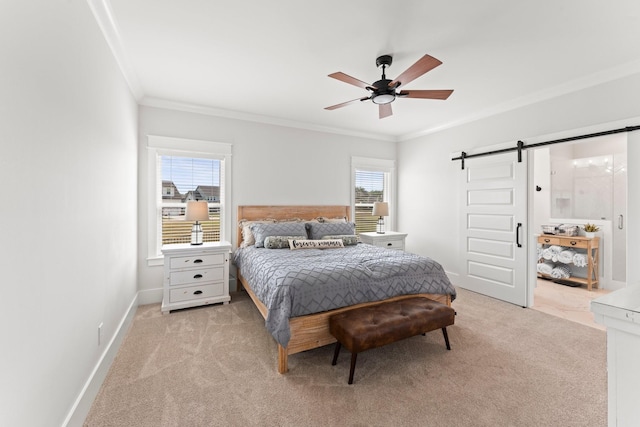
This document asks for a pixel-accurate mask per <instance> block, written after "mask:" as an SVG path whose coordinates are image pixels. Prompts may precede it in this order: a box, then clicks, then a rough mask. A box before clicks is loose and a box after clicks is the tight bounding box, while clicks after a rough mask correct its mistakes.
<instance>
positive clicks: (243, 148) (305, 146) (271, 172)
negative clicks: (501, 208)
mask: <svg viewBox="0 0 640 427" xmlns="http://www.w3.org/2000/svg"><path fill="white" fill-rule="evenodd" d="M139 115H140V121H139V167H140V171H139V180H140V184H139V196H140V197H139V204H138V207H139V209H140V211H141V212H143V211H144V209H146V206H147V203H148V191H149V182H148V179H147V177H148V171H147V148H146V146H147V135H159V136H169V137H176V138H186V139H196V140H205V141H215V142H225V143H231V144H233V148H232V200H231V203H232V206H233V207H232V213H233V218H232V224H233V225H234V226H233V227H232V236H231V241H232V243H233V245H234V246H235V245H236V242H235V238H236V234H235V232H236V228H235V224H237V218H236V211H237V206H238V205H288V204H298V205H311V204H317V205H334V204H335V205H349V204H350V203H351V157H352V156H360V157H373V158H380V159H391V160H395V158H396V143H395V142H385V141H379V140H372V139H364V138H358V137H352V136H343V135H336V134H330V133H323V132H316V131H310V130H302V129H294V128H289V127H282V126H275V125H269V124H262V123H254V122H247V121H242V120H235V119H228V118H221V117H213V116H208V115H204V114H195V113H191V112H184V111H176V110H169V109H165V108H156V107H148V106H141V107H140V113H139ZM147 233H148V224H147V218H146V216H145V215H140V223H139V241H140V244H141V248H140V253H139V259H138V261H139V266H140V290H141V301H140V302H141V303H143V304H144V303H151V302H156V301H160V299H161V288H162V267H161V266H148V265H147V259H146V257H147V254H148V248H147V247H146V245H147V243H146V242H147ZM232 291H233V289H232Z"/></svg>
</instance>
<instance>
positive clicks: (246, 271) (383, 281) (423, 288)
mask: <svg viewBox="0 0 640 427" xmlns="http://www.w3.org/2000/svg"><path fill="white" fill-rule="evenodd" d="M234 262H235V264H236V265H237V266H238V268H239V269H240V270H241V273H242V275H243V276H244V278H245V279H246V280H247V281H248V282H249V284H250V286H251V289H252V290H253V291H254V292H255V294H256V296H257V297H258V298H259V299H260V301H262V303H263V304H264V305H265V306H266V307H267V309H268V315H267V318H266V327H267V330H268V331H269V332H270V333H271V334H272V335H273V337H274V338H275V339H276V341H277V342H278V343H280V344H281V345H282V346H283V347H286V346H287V344H288V343H289V339H290V338H291V334H290V330H289V318H291V317H296V316H302V315H306V314H312V313H319V312H322V311H327V310H333V309H335V308H340V307H346V306H350V305H354V304H359V303H363V302H369V301H380V300H384V299H387V298H391V297H393V296H397V295H411V294H419V293H428V294H445V295H451V299H452V300H453V299H455V297H456V291H455V288H454V286H453V285H452V284H451V282H450V281H449V278H448V277H447V275H446V274H445V272H444V270H443V268H442V266H441V265H440V264H439V263H437V262H435V261H433V260H432V259H430V258H426V257H422V256H419V255H415V254H411V253H408V252H403V251H395V250H390V249H386V248H380V247H376V246H371V245H367V244H358V245H355V246H347V247H344V248H339V249H302V250H289V249H265V248H256V247H254V246H249V247H246V248H238V249H237V250H236V251H235V253H234Z"/></svg>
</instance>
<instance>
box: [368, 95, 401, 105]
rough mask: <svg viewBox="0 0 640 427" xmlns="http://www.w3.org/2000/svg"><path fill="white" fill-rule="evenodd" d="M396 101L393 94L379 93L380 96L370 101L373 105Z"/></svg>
mask: <svg viewBox="0 0 640 427" xmlns="http://www.w3.org/2000/svg"><path fill="white" fill-rule="evenodd" d="M395 99H396V95H395V94H393V93H381V94H380V95H376V96H374V97H373V98H371V100H372V101H373V103H374V104H389V103H390V102H393V101H394V100H395Z"/></svg>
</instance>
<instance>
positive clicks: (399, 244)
mask: <svg viewBox="0 0 640 427" xmlns="http://www.w3.org/2000/svg"><path fill="white" fill-rule="evenodd" d="M406 237H407V233H398V232H397V231H387V232H385V233H384V234H380V233H375V232H371V233H360V241H361V242H362V243H368V244H370V245H374V246H380V247H383V248H388V249H396V250H398V251H404V239H405V238H406Z"/></svg>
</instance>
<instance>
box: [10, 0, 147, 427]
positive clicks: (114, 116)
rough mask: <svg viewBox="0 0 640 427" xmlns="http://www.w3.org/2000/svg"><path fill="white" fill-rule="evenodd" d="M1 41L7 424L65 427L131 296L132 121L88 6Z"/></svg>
mask: <svg viewBox="0 0 640 427" xmlns="http://www.w3.org/2000/svg"><path fill="white" fill-rule="evenodd" d="M0 32H2V37H0V58H2V59H1V61H0V76H2V78H1V79H0V144H1V145H2V152H1V154H0V182H2V183H3V195H2V197H1V198H0V215H1V218H2V221H0V236H2V237H1V238H2V245H0V271H2V283H1V285H0V287H1V289H2V301H3V304H2V310H0V337H1V338H0V339H1V343H2V349H1V350H0V402H1V403H0V425H3V426H30V427H36V426H56V425H61V424H63V423H64V422H65V418H66V417H67V416H68V414H69V413H70V411H71V410H72V408H73V406H74V403H75V402H76V399H77V398H78V397H79V395H80V394H81V392H82V390H83V387H84V386H85V384H86V382H87V380H88V378H89V377H90V376H91V373H92V371H93V370H94V368H95V367H96V366H97V364H98V362H99V360H100V358H101V356H102V354H103V352H104V351H105V347H106V343H107V342H108V341H109V340H110V339H111V338H112V337H113V336H114V332H115V330H116V328H117V327H118V325H119V323H120V321H121V320H122V318H123V316H124V315H125V313H126V312H127V309H128V307H129V305H130V304H131V303H132V301H133V299H134V298H135V295H136V286H137V284H136V270H137V265H136V263H137V209H136V197H137V176H136V171H137V137H136V129H137V123H136V122H137V111H136V105H135V102H134V100H133V98H132V97H131V95H130V93H129V90H128V88H127V86H126V84H125V81H124V80H123V78H122V75H121V73H120V72H119V70H118V68H117V66H116V63H115V61H114V59H113V56H112V55H111V53H110V51H109V49H108V46H107V44H106V42H105V41H104V38H103V36H102V34H101V33H100V31H99V29H98V26H97V25H96V22H95V19H94V18H93V16H92V15H91V12H90V10H89V8H88V5H87V3H86V2H85V1H80V0H46V1H45V0H39V1H22V0H3V1H2V4H1V5H0ZM101 322H102V323H103V340H102V345H101V346H98V331H97V327H98V324H100V323H101Z"/></svg>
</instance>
